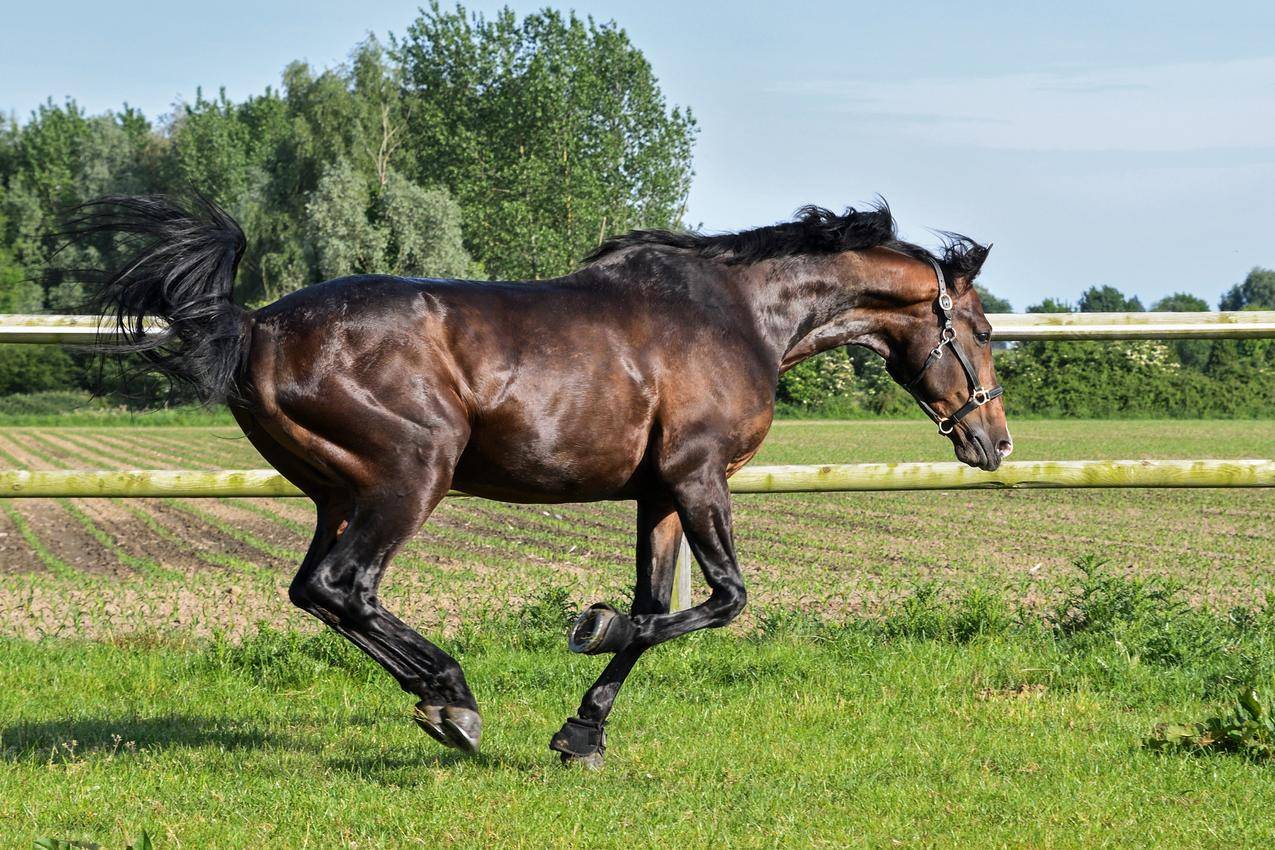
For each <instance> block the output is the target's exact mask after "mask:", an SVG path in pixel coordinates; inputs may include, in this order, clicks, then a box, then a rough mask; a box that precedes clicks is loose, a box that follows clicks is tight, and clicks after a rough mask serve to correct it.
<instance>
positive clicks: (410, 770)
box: [324, 742, 558, 788]
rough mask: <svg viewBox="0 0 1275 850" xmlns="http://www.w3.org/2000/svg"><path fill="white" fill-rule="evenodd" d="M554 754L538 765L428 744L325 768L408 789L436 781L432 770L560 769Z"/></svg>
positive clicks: (328, 764)
mask: <svg viewBox="0 0 1275 850" xmlns="http://www.w3.org/2000/svg"><path fill="white" fill-rule="evenodd" d="M551 755H552V754H551V753H548V752H547V750H546V757H545V760H544V761H543V762H536V761H532V760H530V759H522V758H511V757H509V756H508V755H497V754H492V753H489V752H487V751H485V750H484V751H481V752H479V753H478V754H476V755H470V754H469V753H462V752H460V751H458V750H449V749H442V748H441V747H435V748H433V749H430V744H429V742H425V743H423V744H422V745H421V746H420V747H412V748H410V749H407V750H403V749H401V748H396V749H395V750H390V751H368V752H366V753H359V754H358V755H355V756H350V757H347V758H336V759H327V760H325V761H324V765H325V766H326V767H327V768H328V769H329V770H334V771H340V772H342V773H348V774H350V775H351V776H355V777H358V778H359V779H365V780H369V781H372V782H376V783H377V784H380V785H393V786H396V787H404V788H407V787H413V786H416V785H420V784H422V783H431V782H433V781H434V780H433V778H432V777H431V776H430V775H429V774H428V773H426V772H423V771H428V770H431V769H437V768H452V767H460V766H463V765H476V766H477V767H479V768H481V769H483V770H485V771H493V772H494V771H499V770H513V771H517V772H520V773H526V772H528V771H533V770H537V769H543V768H544V767H546V766H548V765H551V764H552V766H554V767H556V766H557V763H558V759H557V756H553V758H552V759H550V758H549V756H551Z"/></svg>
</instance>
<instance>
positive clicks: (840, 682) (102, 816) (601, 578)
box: [0, 421, 1275, 848]
mask: <svg viewBox="0 0 1275 850" xmlns="http://www.w3.org/2000/svg"><path fill="white" fill-rule="evenodd" d="M1014 430H1015V442H1016V445H1017V449H1016V457H1022V458H1024V459H1031V458H1076V459H1080V458H1140V457H1269V456H1271V454H1272V453H1273V452H1272V449H1275V422H1207V423H1192V422H1165V423H1159V422H1068V423H1057V422H1041V421H1035V422H1030V421H1029V422H1023V423H1019V424H1018V425H1017V426H1016V427H1015V429H1014ZM949 458H950V449H948V448H947V447H946V446H945V444H944V443H943V442H942V441H940V440H939V439H938V438H937V437H935V436H933V435H932V434H931V428H930V427H929V426H928V425H927V424H923V423H918V422H906V423H887V422H878V421H868V422H851V423H827V422H809V423H806V422H789V423H780V424H779V425H777V426H776V428H775V431H774V432H773V433H772V437H771V438H770V440H769V442H768V444H767V446H766V448H765V450H764V451H763V454H762V455H761V457H760V458H759V459H758V461H759V462H774V463H780V462H783V463H803V462H804V463H814V462H853V461H859V460H882V461H892V460H947V459H949ZM0 463H4V464H6V465H12V466H16V467H23V468H72V467H74V468H86V467H97V468H107V467H185V468H208V469H212V468H222V467H232V466H261V465H264V464H263V463H262V462H261V460H260V459H259V458H257V457H256V456H255V453H254V452H253V451H252V450H251V448H250V447H249V446H248V445H247V444H246V443H245V442H244V441H243V440H242V439H237V438H236V434H235V432H234V431H233V430H231V429H228V428H219V427H218V428H119V427H111V428H100V429H92V428H46V429H37V428H13V429H0ZM736 522H737V537H738V549H739V552H740V556H741V560H742V562H743V563H744V568H745V572H746V576H747V578H748V581H749V584H750V591H751V593H750V600H751V607H750V610H749V612H748V614H747V615H746V616H745V617H744V618H742V622H741V623H740V624H738V625H737V626H736V627H734V628H733V629H732V630H731V633H729V634H714V635H702V636H695V637H694V638H693V639H690V640H686V641H681V642H678V643H676V644H673V645H669V646H666V647H662V648H661V649H660V650H658V651H656V652H654V653H651V654H650V655H649V656H648V658H647V659H644V661H643V665H642V666H641V667H640V668H639V672H638V673H636V674H635V675H634V677H633V679H632V680H631V682H630V685H629V686H628V687H627V688H626V690H625V693H624V695H623V697H622V698H621V701H620V705H619V707H618V708H617V712H616V716H615V719H614V721H613V723H612V725H611V727H610V729H609V735H610V739H611V740H610V743H611V745H612V751H611V753H610V754H609V757H608V764H607V767H606V769H605V770H604V771H603V772H602V773H601V774H600V775H584V774H581V773H579V772H576V771H564V770H562V769H560V768H559V767H558V766H557V764H556V763H555V762H554V761H553V760H552V759H551V758H550V757H549V753H548V752H547V750H546V748H545V745H546V742H547V739H548V736H549V734H550V733H552V732H553V731H554V730H555V729H556V728H557V726H558V724H560V723H561V720H562V718H563V717H564V716H566V715H567V714H568V713H570V712H571V711H572V709H573V707H574V704H575V702H576V700H577V699H578V698H579V694H580V692H581V691H582V690H583V688H584V687H585V686H586V685H587V683H588V681H589V680H591V678H592V676H593V675H594V674H595V673H596V671H597V669H598V667H599V662H598V661H597V660H595V659H583V658H578V657H571V656H569V655H568V654H567V653H566V652H565V649H564V648H563V647H562V645H561V644H562V636H561V632H562V622H561V621H562V618H563V617H564V616H565V613H566V611H568V610H575V608H576V606H578V605H580V604H584V603H587V602H591V601H595V600H597V599H600V598H612V599H616V600H620V599H622V598H623V597H624V594H625V589H626V587H627V586H628V585H629V583H630V582H631V580H632V572H631V566H630V558H631V554H630V550H631V546H632V543H631V524H632V508H631V506H629V505H589V506H552V507H547V508H544V507H539V506H509V505H498V504H493V503H487V502H479V501H476V500H453V501H450V502H448V503H447V504H445V505H444V506H443V507H442V508H441V509H440V510H439V511H438V513H437V514H436V516H435V518H434V519H433V520H431V522H430V523H429V524H428V525H427V526H426V528H425V529H424V530H422V532H421V534H420V535H418V537H417V538H416V539H415V540H414V541H413V542H412V544H411V545H410V546H409V547H408V548H407V550H406V551H405V552H404V553H403V555H402V556H400V558H399V560H398V562H397V564H396V567H395V569H394V571H393V572H392V573H391V574H390V577H389V579H388V580H387V585H388V586H387V588H386V592H385V594H384V595H385V597H386V599H387V604H389V605H390V607H391V608H394V609H397V610H399V611H401V612H404V613H405V615H406V618H407V619H408V620H409V621H411V622H413V623H415V624H419V625H421V626H422V627H423V628H424V629H425V630H427V631H429V632H432V633H433V634H435V635H440V634H441V635H444V637H443V640H444V641H445V643H446V645H447V646H448V647H449V648H450V649H452V650H453V651H455V652H456V653H457V654H458V656H459V657H460V658H461V660H462V662H463V663H464V664H465V666H466V670H467V672H468V675H469V677H470V681H471V683H472V684H473V686H474V688H475V691H476V693H477V695H478V698H479V700H480V702H481V704H482V706H483V708H484V712H485V715H486V718H487V723H488V734H487V738H486V740H485V742H484V755H483V756H482V757H480V758H477V759H466V758H459V757H457V756H456V755H454V754H452V753H450V752H445V751H440V750H439V749H438V748H437V747H436V745H434V744H433V742H431V741H430V740H429V739H427V738H426V737H425V736H424V735H423V734H421V733H420V732H419V731H418V730H417V729H416V728H415V727H414V726H413V725H412V724H411V723H410V722H409V721H408V719H407V712H408V709H409V708H410V701H409V700H408V699H407V698H406V697H405V695H403V694H402V693H401V692H399V691H398V690H397V689H396V688H395V687H394V686H393V684H392V683H391V682H390V681H389V680H388V678H386V677H384V676H383V675H381V674H380V672H379V670H376V669H373V668H372V667H371V665H370V664H369V663H366V662H364V661H363V660H362V659H361V657H359V656H357V655H355V654H354V653H353V652H352V651H348V650H346V649H345V648H344V645H343V644H340V643H339V642H337V641H336V640H335V639H330V638H328V637H326V636H323V635H322V633H319V632H318V631H317V629H316V628H315V626H314V624H312V623H310V622H309V621H307V620H306V619H305V618H304V617H303V616H302V615H300V614H299V613H295V612H293V611H291V610H289V608H288V606H287V603H286V599H285V598H284V593H283V588H284V587H286V583H287V580H288V578H289V577H290V573H289V570H290V568H291V567H292V566H294V565H295V563H296V562H297V561H298V560H299V558H300V551H301V549H303V548H304V545H305V542H306V539H307V537H308V531H309V523H310V512H309V511H308V509H307V508H306V506H305V504H304V503H302V502H300V501H299V500H290V499H258V500H248V499H239V500H235V499H231V500H185V501H182V500H140V501H129V500H114V501H101V500H79V499H66V500H54V501H39V502H37V501H15V502H9V503H3V504H0V535H3V536H0V547H2V548H0V640H2V642H0V846H14V847H29V846H31V842H32V841H33V840H35V839H36V838H37V837H40V836H56V837H60V838H68V839H78V840H89V841H95V842H100V843H102V844H103V846H107V847H123V846H124V844H125V842H126V840H129V839H132V838H134V837H136V836H137V835H138V834H139V833H140V831H141V830H142V829H147V830H148V831H149V832H150V834H151V835H152V837H153V838H154V839H155V841H156V846H157V847H201V848H203V847H244V846H257V845H259V846H271V847H275V846H279V847H282V846H312V847H326V846H357V847H364V848H368V847H383V846H384V847H389V846H393V847H399V846H440V845H442V846H474V847H477V846H506V845H508V846H535V847H543V846H558V845H561V846H568V845H569V846H595V847H610V846H646V845H658V846H675V845H676V846H704V845H708V844H713V845H720V846H802V845H809V846H830V847H831V846H845V845H847V844H862V845H867V846H881V845H890V844H891V843H892V842H900V843H903V844H922V845H943V846H968V845H971V844H974V845H980V846H999V845H1004V846H1032V847H1041V846H1093V845H1103V844H1107V845H1112V846H1188V845H1200V846H1219V845H1222V844H1227V845H1232V846H1235V845H1238V846H1258V845H1261V844H1263V843H1265V844H1269V843H1270V842H1271V841H1272V840H1275V815H1272V814H1271V812H1272V811H1275V773H1273V772H1272V771H1275V766H1272V765H1269V764H1261V763H1257V762H1254V761H1252V760H1246V759H1242V758H1239V757H1236V756H1227V755H1223V756H1213V755H1209V756H1188V755H1181V754H1176V753H1172V754H1162V753H1157V752H1153V751H1151V750H1149V749H1148V748H1146V747H1145V746H1144V745H1143V739H1144V738H1145V737H1146V735H1147V734H1149V732H1150V730H1151V728H1152V727H1153V726H1154V724H1155V723H1156V722H1158V721H1162V720H1198V719H1201V718H1202V717H1204V716H1205V715H1206V714H1208V713H1210V712H1211V711H1213V710H1214V709H1216V708H1217V707H1218V706H1219V705H1220V704H1221V703H1222V702H1223V701H1224V700H1226V699H1227V698H1228V696H1229V695H1230V694H1231V693H1232V692H1233V690H1234V689H1235V687H1236V686H1237V685H1238V684H1239V683H1241V682H1250V683H1254V684H1257V685H1258V686H1259V687H1260V688H1262V689H1263V690H1267V689H1269V688H1270V686H1272V685H1275V681H1273V680H1272V675H1273V671H1275V610H1272V608H1271V606H1270V605H1269V604H1267V606H1266V607H1265V608H1263V604H1264V603H1263V600H1264V599H1265V598H1266V596H1267V595H1268V594H1271V593H1275V573H1273V572H1272V569H1271V567H1272V564H1273V562H1275V492H1271V491H1253V490H1247V491H1246V490H1235V491H1143V492H1138V491H1093V492H1085V491H1070V492H1061V491H1060V492H1014V493H996V492H961V493H915V494H906V493H904V494H845V495H827V494H825V495H810V496H768V497H740V498H738V499H737V500H736ZM1090 554H1093V555H1097V556H1100V557H1102V558H1105V559H1108V561H1109V563H1108V565H1107V567H1106V568H1105V572H1104V573H1103V575H1105V576H1106V578H1105V579H1104V580H1103V582H1100V583H1099V584H1097V585H1094V586H1093V587H1090V588H1089V590H1091V591H1093V592H1092V593H1078V592H1077V590H1076V581H1077V576H1078V573H1077V570H1076V568H1075V567H1074V566H1072V563H1073V561H1074V560H1075V559H1077V558H1079V557H1082V556H1085V555H1090ZM1161 578H1169V579H1172V580H1175V581H1178V582H1180V583H1181V584H1182V585H1183V590H1182V591H1181V593H1180V594H1179V596H1178V597H1175V598H1176V599H1181V600H1186V601H1189V602H1190V603H1191V605H1179V604H1178V603H1177V602H1176V601H1174V600H1169V599H1166V598H1164V597H1163V596H1161V595H1158V594H1157V592H1156V590H1155V588H1156V584H1155V582H1156V581H1157V580H1158V579H1161ZM1148 581H1150V582H1151V584H1150V585H1148V584H1147V583H1146V582H1148ZM931 582H933V583H935V584H934V586H935V587H937V588H938V589H939V592H938V595H937V596H936V597H934V598H930V597H929V596H928V595H927V594H928V593H929V589H928V588H929V586H930V585H929V584H928V583H931ZM918 584H919V585H920V586H921V588H922V589H921V590H920V591H919V592H918V590H917V586H918ZM1095 587H1096V588H1097V590H1094V588H1095ZM568 600H569V601H568ZM1233 606H1239V607H1240V608H1241V609H1243V610H1251V611H1257V613H1252V614H1246V613H1243V612H1242V611H1241V612H1238V613H1237V612H1232V611H1231V608H1232V607H1233ZM1077 610H1079V611H1082V612H1083V611H1088V612H1089V614H1088V615H1087V616H1088V617H1089V619H1088V620H1085V621H1084V622H1085V623H1087V624H1088V625H1084V626H1083V627H1076V628H1070V627H1069V628H1068V629H1064V628H1061V626H1060V624H1061V623H1063V622H1064V621H1068V622H1070V621H1069V620H1068V617H1069V616H1072V615H1068V614H1066V612H1074V611H1077ZM510 612H513V613H512V614H511V613H510ZM1060 612H1061V613H1060ZM1099 612H1102V613H1101V616H1099ZM1082 619H1083V618H1082ZM258 622H264V623H267V624H270V625H271V626H272V627H273V629H274V630H269V631H265V632H259V631H258V626H257V624H258ZM830 623H831V624H834V625H829V624H830ZM1074 625H1075V624H1074V623H1073V626H1074ZM32 638H44V639H42V640H39V641H35V640H32Z"/></svg>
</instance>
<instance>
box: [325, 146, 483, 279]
mask: <svg viewBox="0 0 1275 850" xmlns="http://www.w3.org/2000/svg"><path fill="white" fill-rule="evenodd" d="M378 179H379V178H378ZM306 211H307V214H308V216H309V224H308V228H309V232H308V238H309V240H310V243H311V244H312V246H313V249H314V254H315V256H317V257H318V262H319V272H320V274H322V275H323V276H324V277H340V276H342V275H348V274H356V273H369V272H380V273H387V274H401V275H409V276H416V277H421V276H433V277H468V276H471V275H472V274H474V273H475V272H476V271H477V270H476V268H475V266H474V263H473V262H472V261H471V260H470V258H469V254H468V253H466V251H465V247H464V242H463V239H462V236H461V215H460V207H459V206H458V205H457V204H456V202H455V201H453V200H452V198H451V197H450V196H449V195H448V194H447V192H446V190H443V189H423V188H421V187H420V186H417V185H416V184H414V183H412V182H411V181H410V180H408V179H407V178H405V177H403V176H402V175H400V174H399V173H398V172H396V171H393V170H391V171H389V172H388V173H387V174H386V178H385V185H384V186H383V187H378V186H376V185H369V184H368V182H367V179H366V178H365V177H364V176H363V175H362V174H360V173H359V172H358V171H357V170H355V168H354V167H353V166H351V165H350V164H349V163H348V162H346V161H344V160H342V161H340V162H338V163H336V164H335V165H333V166H332V167H331V168H329V169H328V172H327V173H326V174H325V175H324V176H323V179H321V180H320V181H319V187H318V189H316V190H315V192H314V193H313V194H312V196H311V200H310V203H309V204H308V205H307V207H306Z"/></svg>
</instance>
